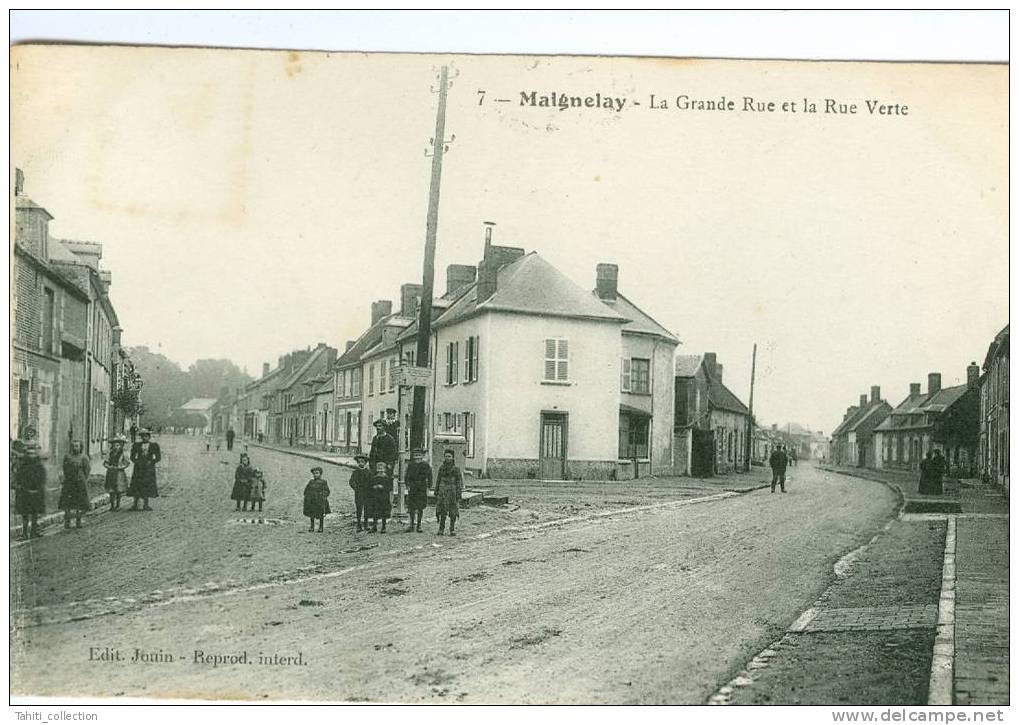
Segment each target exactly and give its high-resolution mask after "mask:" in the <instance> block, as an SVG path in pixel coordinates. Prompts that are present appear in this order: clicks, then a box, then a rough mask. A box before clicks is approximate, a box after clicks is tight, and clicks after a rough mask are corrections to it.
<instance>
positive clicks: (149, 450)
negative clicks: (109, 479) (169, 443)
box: [127, 428, 163, 511]
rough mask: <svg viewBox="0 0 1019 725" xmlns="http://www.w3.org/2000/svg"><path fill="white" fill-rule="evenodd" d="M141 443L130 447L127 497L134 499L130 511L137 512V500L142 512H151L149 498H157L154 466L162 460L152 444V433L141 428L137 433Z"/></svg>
mask: <svg viewBox="0 0 1019 725" xmlns="http://www.w3.org/2000/svg"><path fill="white" fill-rule="evenodd" d="M138 435H139V436H141V441H139V442H138V443H135V444H134V445H133V446H131V462H132V463H133V464H134V471H132V472H131V485H130V486H128V489H127V495H128V496H130V497H132V498H133V499H134V504H133V505H132V506H131V510H132V511H137V510H138V500H139V499H141V500H142V502H143V504H144V505H143V507H142V510H143V511H151V510H152V509H151V508H150V507H149V499H150V498H159V488H158V487H157V486H156V464H157V463H159V462H160V461H161V460H163V454H162V452H161V451H160V450H159V444H158V443H153V442H152V431H150V430H149V429H148V428H142V429H141V430H140V431H138Z"/></svg>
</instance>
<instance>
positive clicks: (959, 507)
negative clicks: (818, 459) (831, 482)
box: [826, 466, 1009, 705]
mask: <svg viewBox="0 0 1019 725" xmlns="http://www.w3.org/2000/svg"><path fill="white" fill-rule="evenodd" d="M826 470H829V471H832V472H834V473H840V474H843V475H849V476H855V477H858V478H865V479H868V480H873V481H880V482H882V483H886V484H887V485H889V486H892V487H893V488H896V489H898V490H899V491H900V492H901V493H902V494H903V498H904V502H905V506H904V509H903V510H904V513H903V514H902V515H901V517H900V520H899V521H898V522H897V524H896V525H897V526H899V527H902V526H906V525H908V524H910V523H927V524H928V525H933V522H936V521H946V523H947V525H948V527H949V536H948V539H949V541H946V547H945V554H944V564H943V572H942V592H941V597H940V599H941V606H940V608H939V615H938V624H939V632H938V637H937V644H936V645H935V648H934V652H935V655H936V656H935V660H936V661H938V662H940V664H941V666H942V667H943V668H945V669H948V670H949V672H945V673H943V675H944V677H943V680H944V683H945V684H944V689H945V692H943V693H941V698H942V701H943V702H942V703H938V704H947V703H948V702H951V703H953V704H957V705H1007V704H1008V702H1009V691H1008V686H1009V678H1008V676H1009V652H1008V599H1009V597H1008V573H1009V572H1008V553H1009V552H1008V501H1007V500H1006V498H1005V496H1004V492H1003V491H1002V490H1001V489H999V488H997V487H994V486H989V485H986V484H984V483H983V482H981V481H980V480H979V479H963V480H959V481H955V480H953V481H951V483H952V485H951V486H949V485H948V483H949V482H948V481H946V492H945V494H944V495H943V496H921V495H920V494H918V493H916V485H917V484H916V476H915V474H914V475H910V474H906V473H901V472H892V471H873V470H868V469H859V468H835V467H831V466H829V467H826ZM933 503H951V504H953V507H954V513H952V512H945V513H937V508H936V507H934V506H930V507H929V508H928V511H929V512H927V513H910V509H911V508H918V509H919V510H920V511H923V510H924V509H923V508H922V507H921V506H917V504H920V505H923V504H927V505H928V506H929V504H933ZM911 504H913V507H911ZM952 530H954V532H955V536H954V537H952V536H951V531H952ZM913 538H914V540H915V537H913ZM949 644H950V646H948V645H949ZM937 655H942V658H939V657H937ZM949 673H950V674H951V677H948V674H949ZM938 674H939V673H937V672H935V673H934V676H932V679H931V684H932V691H931V692H929V698H930V702H931V704H935V700H936V698H937V696H938V694H939V693H936V692H934V691H933V689H934V688H933V686H935V685H936V684H937V681H938V680H939V677H938ZM949 688H950V690H951V691H950V692H949V691H948V690H949Z"/></svg>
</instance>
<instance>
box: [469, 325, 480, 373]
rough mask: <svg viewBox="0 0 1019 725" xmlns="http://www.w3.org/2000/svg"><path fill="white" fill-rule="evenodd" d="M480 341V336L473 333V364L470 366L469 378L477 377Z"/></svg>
mask: <svg viewBox="0 0 1019 725" xmlns="http://www.w3.org/2000/svg"><path fill="white" fill-rule="evenodd" d="M480 343H481V338H480V337H478V336H477V335H475V336H474V365H473V366H471V373H472V376H471V380H477V379H478V360H479V356H478V345H479V344H480Z"/></svg>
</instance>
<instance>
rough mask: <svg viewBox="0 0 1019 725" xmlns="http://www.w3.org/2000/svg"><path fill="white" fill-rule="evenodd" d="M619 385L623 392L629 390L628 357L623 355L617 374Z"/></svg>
mask: <svg viewBox="0 0 1019 725" xmlns="http://www.w3.org/2000/svg"><path fill="white" fill-rule="evenodd" d="M619 387H620V389H621V390H622V391H623V392H624V393H629V392H630V359H629V358H626V357H624V358H623V364H622V366H621V372H620V375H619Z"/></svg>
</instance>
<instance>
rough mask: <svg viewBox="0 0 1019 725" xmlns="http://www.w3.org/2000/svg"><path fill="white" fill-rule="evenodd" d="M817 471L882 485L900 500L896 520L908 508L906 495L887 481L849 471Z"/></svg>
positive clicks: (819, 467)
mask: <svg viewBox="0 0 1019 725" xmlns="http://www.w3.org/2000/svg"><path fill="white" fill-rule="evenodd" d="M817 470H819V471H825V472H826V473H834V474H836V475H838V476H846V477H848V478H859V479H861V480H863V481H870V482H872V483H880V484H881V485H882V486H884V487H885V488H887V489H888V490H890V491H891V492H892V493H894V494H895V496H896V497H897V498H898V499H899V505H898V506H897V507H896V512H895V518H896V519H901V518H902V514H903V513H904V511H905V508H906V495H905V494H904V493H903V492H902V488H901V487H900V486H899V485H898V484H895V483H889V482H888V481H885V480H883V479H880V478H875V477H872V476H862V475H860V474H858V473H849V472H848V471H838V470H836V469H834V468H825V467H824V466H818V467H817Z"/></svg>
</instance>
